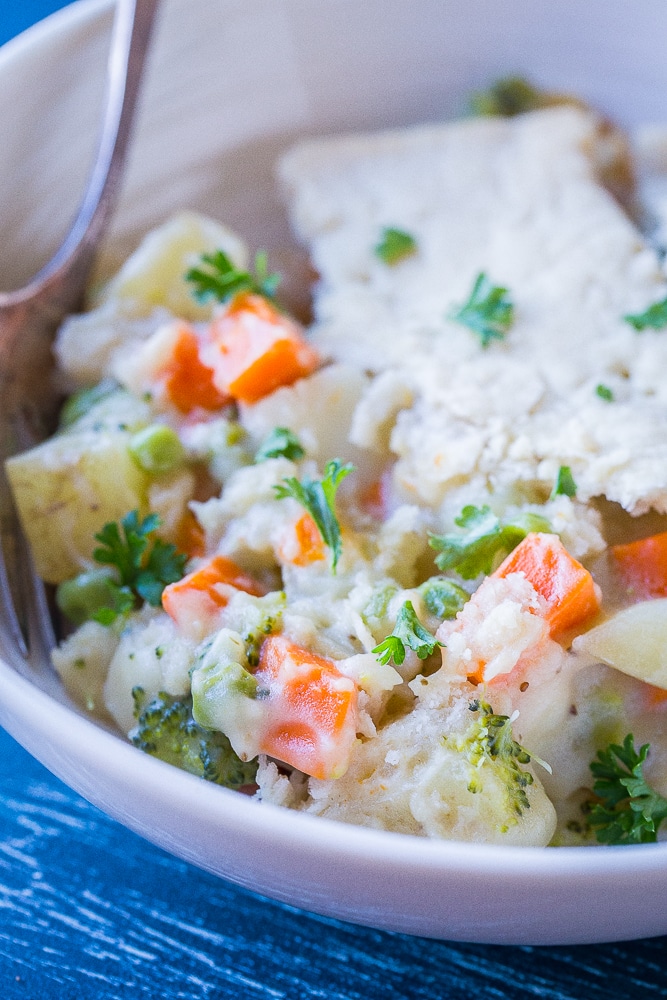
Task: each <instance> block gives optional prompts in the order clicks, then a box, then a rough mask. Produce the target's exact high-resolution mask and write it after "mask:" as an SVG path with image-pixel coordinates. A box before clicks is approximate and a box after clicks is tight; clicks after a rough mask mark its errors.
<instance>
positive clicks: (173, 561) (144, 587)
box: [93, 510, 187, 625]
mask: <svg viewBox="0 0 667 1000" xmlns="http://www.w3.org/2000/svg"><path fill="white" fill-rule="evenodd" d="M159 526H160V518H159V517H158V515H157V514H149V515H148V516H147V517H145V518H144V519H143V521H140V520H139V512H138V511H136V510H133V511H130V513H129V514H126V516H125V517H124V518H123V519H122V521H121V522H120V527H119V525H118V523H117V522H115V521H110V522H108V523H107V524H105V525H104V527H103V528H102V530H101V531H100V532H98V533H97V534H96V535H95V538H96V540H97V541H98V542H101V547H100V548H97V549H95V550H94V552H93V559H94V560H95V562H98V563H101V564H102V565H103V566H112V567H113V568H114V570H115V571H116V574H117V577H118V579H117V580H109V582H108V592H109V597H110V603H111V607H105V608H101V609H100V610H99V611H98V612H97V613H96V614H95V615H93V617H94V618H95V619H96V620H97V621H99V622H101V623H102V624H103V625H109V624H111V622H113V621H115V619H116V618H117V617H118V615H121V614H126V613H127V612H128V611H131V610H132V609H133V608H134V607H136V605H137V601H138V600H139V599H141V600H144V601H147V602H148V604H151V605H152V606H153V607H159V606H160V600H161V598H162V591H163V590H164V588H165V587H166V585H167V584H168V583H175V582H176V581H177V580H180V579H181V578H182V577H183V574H184V572H185V563H186V561H187V556H185V555H183V554H182V553H180V552H177V550H176V546H175V545H170V544H167V543H166V542H163V541H162V540H161V539H160V538H155V539H153V540H152V545H151V546H150V548H149V547H148V546H149V541H151V536H153V535H154V533H155V531H157V529H158V528H159ZM121 529H122V531H121Z"/></svg>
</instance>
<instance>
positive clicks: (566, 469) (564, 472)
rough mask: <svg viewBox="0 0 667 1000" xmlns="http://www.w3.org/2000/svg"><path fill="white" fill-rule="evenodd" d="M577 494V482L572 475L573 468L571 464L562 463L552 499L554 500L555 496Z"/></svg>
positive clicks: (572, 495)
mask: <svg viewBox="0 0 667 1000" xmlns="http://www.w3.org/2000/svg"><path fill="white" fill-rule="evenodd" d="M576 495H577V484H576V483H575V481H574V478H573V476H572V470H571V469H570V466H569V465H561V467H560V469H559V470H558V475H557V476H556V482H555V483H554V488H553V490H552V491H551V497H550V499H551V500H553V499H554V497H560V496H564V497H576Z"/></svg>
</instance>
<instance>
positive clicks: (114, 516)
mask: <svg viewBox="0 0 667 1000" xmlns="http://www.w3.org/2000/svg"><path fill="white" fill-rule="evenodd" d="M128 439H129V435H128V434H127V432H124V431H116V432H106V433H98V432H94V431H84V432H81V433H70V434H61V435H59V436H56V437H54V438H51V439H50V440H49V441H45V442H44V443H43V444H40V445H37V447H36V448H32V449H31V450H30V451H27V452H24V453H23V454H22V455H15V456H14V457H13V458H10V459H9V461H8V462H7V475H8V477H9V482H10V485H11V488H12V493H13V495H14V501H15V503H16V506H17V509H18V513H19V517H20V519H21V524H22V526H23V530H24V531H25V534H26V536H27V538H28V541H29V542H30V547H31V550H32V553H33V557H34V560H35V565H36V568H37V572H38V573H39V575H40V576H41V577H42V579H44V580H46V581H47V583H61V582H62V581H63V580H68V579H70V578H71V577H73V576H75V575H76V574H77V573H79V572H81V570H83V569H86V568H87V567H90V566H91V565H93V558H92V557H93V550H94V549H95V547H96V546H97V542H96V541H95V538H94V535H95V533H96V532H98V531H100V529H101V528H103V527H104V525H105V524H106V523H107V521H118V520H120V519H121V518H122V517H124V516H125V515H126V514H127V513H128V511H131V510H135V509H137V510H139V511H140V513H141V514H145V513H147V510H146V490H147V480H146V476H145V474H144V473H143V472H142V471H141V470H140V469H139V467H138V465H137V464H136V463H135V462H134V461H133V459H132V458H131V456H130V453H129V451H128V448H127V442H128Z"/></svg>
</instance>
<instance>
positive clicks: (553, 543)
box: [493, 532, 600, 636]
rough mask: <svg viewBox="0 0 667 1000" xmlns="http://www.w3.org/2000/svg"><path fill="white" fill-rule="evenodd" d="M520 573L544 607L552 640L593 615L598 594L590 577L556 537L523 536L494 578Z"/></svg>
mask: <svg viewBox="0 0 667 1000" xmlns="http://www.w3.org/2000/svg"><path fill="white" fill-rule="evenodd" d="M510 573H523V574H524V576H525V577H526V579H527V580H529V581H530V583H532V585H533V587H534V588H535V590H536V591H537V592H538V594H541V595H542V597H543V598H544V599H545V601H546V602H547V605H548V610H547V613H546V616H545V617H546V620H547V622H548V623H549V627H550V630H551V635H552V636H559V635H563V634H564V633H566V632H568V631H570V629H573V628H575V627H576V626H577V625H581V624H582V623H583V622H585V621H586V620H587V619H589V618H592V617H593V616H594V615H595V614H597V612H598V610H599V608H600V594H599V589H598V587H597V585H596V584H595V582H594V580H593V577H592V576H591V574H590V573H589V572H588V570H587V569H585V568H584V567H583V566H582V565H581V563H580V562H577V560H576V559H574V558H573V557H572V556H571V555H570V553H569V552H568V551H567V549H566V548H565V546H564V545H563V543H562V542H561V540H560V538H559V537H558V535H549V534H544V533H542V532H532V533H531V534H528V535H526V537H525V538H524V539H523V541H521V542H520V543H519V544H518V545H517V547H516V548H515V549H514V551H513V552H510V554H509V555H508V557H507V559H505V561H504V562H503V563H502V564H501V565H500V566H499V567H498V569H497V570H496V571H495V573H494V574H493V575H494V576H499V577H506V576H509V575H510Z"/></svg>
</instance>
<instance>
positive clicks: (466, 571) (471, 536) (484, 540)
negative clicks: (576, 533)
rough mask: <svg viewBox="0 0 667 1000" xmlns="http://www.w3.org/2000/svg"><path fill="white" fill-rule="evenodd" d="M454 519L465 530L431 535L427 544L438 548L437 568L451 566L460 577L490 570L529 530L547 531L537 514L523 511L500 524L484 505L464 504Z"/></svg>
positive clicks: (469, 578) (477, 574)
mask: <svg viewBox="0 0 667 1000" xmlns="http://www.w3.org/2000/svg"><path fill="white" fill-rule="evenodd" d="M454 520H455V523H456V524H457V525H458V526H459V527H460V528H464V529H465V530H464V531H463V532H456V533H455V532H451V533H449V534H446V535H431V536H430V538H429V545H430V546H431V548H433V549H436V551H437V552H438V555H437V556H436V557H435V562H436V565H437V567H438V569H441V570H442V571H443V572H445V571H447V570H454V571H455V572H457V573H458V574H459V576H462V577H463V579H464V580H474V579H476V577H478V576H479V575H480V573H484V574H485V575H488V574H489V573H491V572H492V571H493V570H494V569H495V567H496V566H497V565H498V564H499V563H500V562H501V560H502V559H504V558H505V556H506V555H509V553H510V552H511V551H512V549H515V548H516V546H517V545H518V544H519V542H521V541H522V540H523V539H524V538H525V537H526V535H527V534H528V533H529V532H531V531H551V525H550V524H549V522H548V521H547V519H546V518H544V517H540V516H539V514H524V515H522V516H521V517H518V518H516V519H515V520H513V521H508V522H506V523H505V524H503V523H501V521H500V520H499V518H497V517H496V515H495V514H494V513H493V511H492V510H491V508H490V507H487V506H486V505H484V506H483V507H474V506H473V505H468V506H466V507H464V508H463V510H462V511H461V513H460V515H459V516H458V517H457V518H455V519H454Z"/></svg>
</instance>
